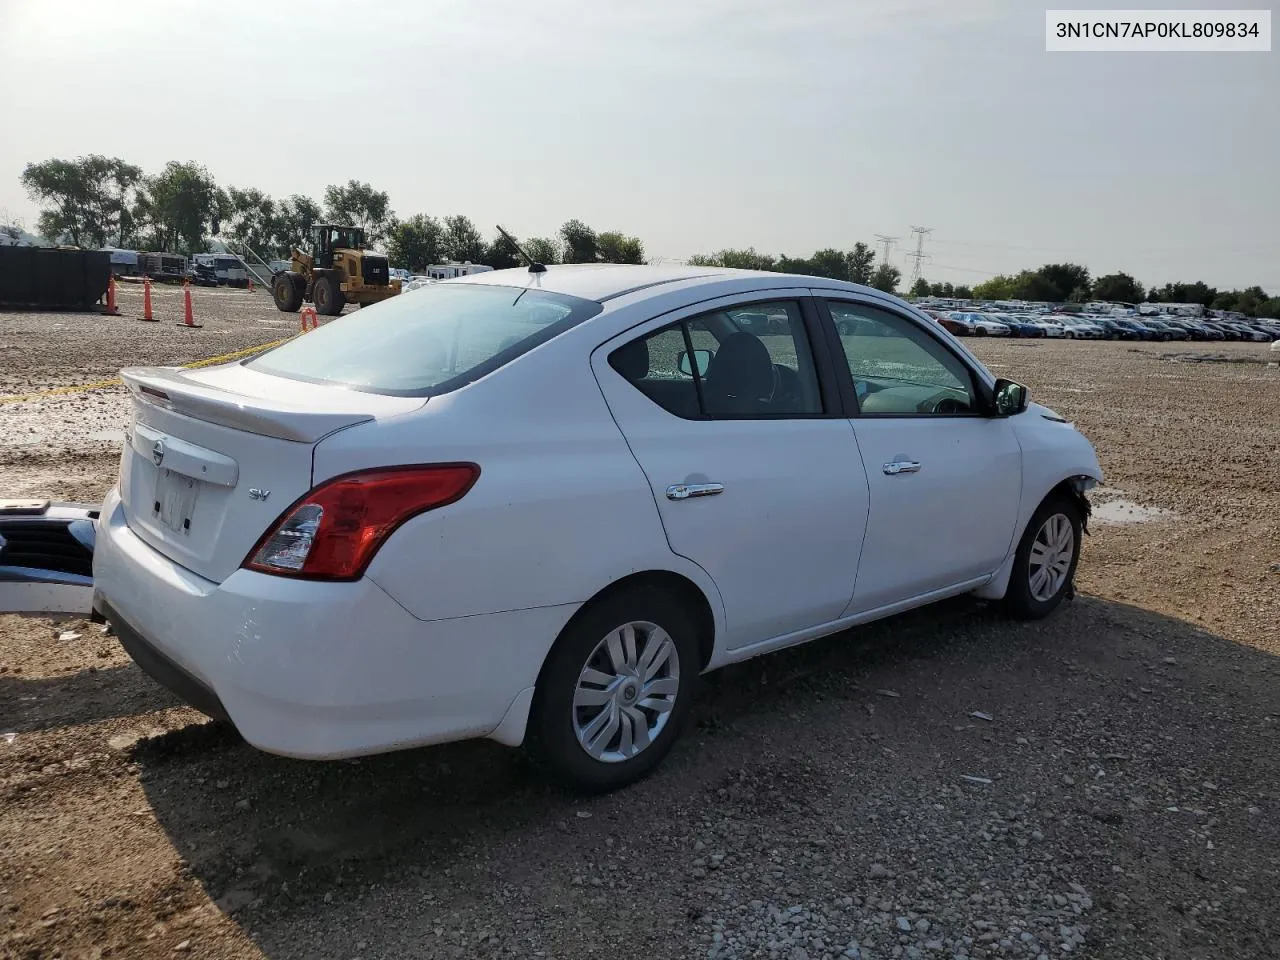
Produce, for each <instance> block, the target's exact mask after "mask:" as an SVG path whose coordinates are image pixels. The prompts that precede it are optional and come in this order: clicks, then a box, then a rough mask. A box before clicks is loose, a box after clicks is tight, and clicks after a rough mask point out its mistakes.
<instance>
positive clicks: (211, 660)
mask: <svg viewBox="0 0 1280 960" xmlns="http://www.w3.org/2000/svg"><path fill="white" fill-rule="evenodd" d="M761 314H763V315H765V316H767V317H769V318H771V319H772V320H774V321H776V322H774V323H772V324H771V325H770V326H769V328H768V333H766V334H762V335H757V334H756V333H755V332H754V331H749V330H746V329H744V325H743V323H742V322H741V321H742V320H743V319H744V318H748V317H751V316H756V315H761ZM752 326H754V325H752ZM841 328H843V329H852V330H853V331H854V332H853V333H849V334H846V335H841V334H840V333H839V332H838V330H839V329H841ZM123 375H124V380H125V382H126V383H127V385H128V387H129V389H130V391H131V392H132V405H133V422H132V423H131V425H130V427H129V431H128V432H129V439H128V441H127V444H126V447H125V451H124V456H123V459H122V468H121V473H120V479H119V484H118V487H117V489H116V490H114V491H113V492H112V493H111V494H110V496H109V497H108V499H107V501H106V503H105V504H104V505H103V507H102V511H101V517H100V519H99V520H98V529H97V544H96V549H95V551H94V557H93V576H94V591H95V593H94V608H95V611H96V613H97V614H98V615H100V616H101V617H103V618H105V619H106V620H108V621H110V622H111V623H112V624H114V626H115V629H116V632H117V634H118V635H119V637H120V639H121V641H122V643H123V644H124V646H125V648H126V649H127V650H128V651H129V653H130V654H131V655H132V656H133V658H134V659H135V660H136V661H137V662H138V664H139V665H141V666H142V667H143V669H145V670H147V671H148V672H149V673H151V674H152V676H153V677H154V678H155V679H156V680H158V681H159V682H160V683H162V684H165V685H167V686H169V687H170V688H171V689H172V690H174V691H175V692H176V693H178V695H179V696H181V697H183V698H184V699H186V700H187V701H188V702H189V703H191V704H193V705H195V706H196V707H198V708H199V709H201V710H203V711H205V712H207V713H208V714H210V715H212V716H215V717H221V718H224V719H227V720H229V721H230V722H231V723H232V724H234V725H235V727H236V728H237V729H238V730H239V732H240V733H241V734H242V735H243V736H244V738H245V739H246V740H247V741H248V742H249V743H251V744H253V745H254V746H256V747H259V748H261V749H263V750H267V751H270V752H273V753H278V754H284V755H287V756H293V757H302V758H331V757H349V756H355V755H360V754H368V753H377V752H382V751H388V750H396V749H400V748H405V747H412V746H417V745H420V744H429V743H439V742H442V741H451V740H459V739H463V738H469V737H490V738H493V739H494V740H497V741H499V742H501V743H504V744H509V745H513V746H514V745H520V744H524V745H525V746H526V747H527V748H528V749H529V750H530V751H532V752H533V753H534V754H535V755H536V756H538V757H539V758H540V759H542V760H543V761H544V762H545V764H546V765H547V766H548V767H549V768H550V769H551V770H552V771H554V772H555V773H556V774H558V775H559V776H560V777H561V778H563V779H564V780H566V781H568V782H570V783H572V784H574V785H576V786H577V787H579V788H582V789H587V790H601V789H609V788H613V787H617V786H620V785H622V784H625V783H628V782H630V781H632V780H634V779H636V778H637V777H640V776H642V775H644V774H645V773H647V772H648V771H649V770H651V769H652V768H653V767H654V766H655V765H656V764H657V763H658V762H659V761H660V760H661V759H662V757H663V756H664V754H665V753H666V752H667V750H668V749H669V748H670V747H671V744H672V741H673V739H674V738H675V736H676V732H677V730H678V728H679V726H680V722H681V720H682V719H683V718H684V716H685V715H686V712H687V711H688V709H689V707H690V701H691V699H692V698H693V692H694V681H695V678H696V677H697V675H698V674H700V673H703V672H706V671H708V670H715V669H716V668H718V667H722V666H724V665H725V664H729V663H733V662H735V661H741V660H746V659H748V658H750V657H755V656H758V655H760V654H764V653H768V652H769V651H772V650H777V649H779V648H782V647H788V646H791V645H793V644H797V643H802V642H804V641H807V640H812V639H814V638H816V637H820V636H824V635H826V634H832V633H836V632H839V631H842V630H845V629H847V628H849V627H852V626H854V625H856V624H861V623H865V622H867V621H870V620H876V619H879V618H881V617H885V616H889V615H891V614H894V613H898V612H899V611H903V610H907V609H909V608H912V607H918V606H921V605H923V604H927V603H930V602H932V601H935V600H939V599H941V598H944V597H949V596H953V595H956V594H962V593H976V594H977V595H979V596H981V597H985V598H989V599H993V600H1002V601H1003V603H1004V605H1005V606H1006V607H1007V609H1008V610H1009V611H1010V612H1011V613H1012V614H1013V615H1015V616H1018V617H1023V618H1034V617H1042V616H1045V615H1046V614H1048V613H1049V612H1050V611H1052V610H1053V609H1054V608H1055V607H1056V606H1057V605H1058V603H1059V602H1060V601H1061V600H1062V599H1063V598H1064V597H1066V596H1069V595H1070V593H1071V591H1072V589H1073V587H1072V582H1073V577H1074V574H1075V568H1076V562H1077V559H1078V557H1079V550H1080V539H1081V532H1082V528H1083V526H1084V523H1085V521H1086V518H1087V516H1088V512H1089V506H1088V501H1087V500H1086V498H1085V496H1084V491H1085V490H1086V489H1088V488H1089V487H1090V486H1091V485H1093V484H1095V483H1097V482H1099V481H1100V480H1101V477H1102V475H1101V472H1100V470H1099V466H1098V461H1097V458H1096V457H1095V455H1094V451H1093V448H1092V447H1091V446H1090V444H1089V442H1088V441H1087V440H1086V439H1085V438H1084V437H1083V436H1082V435H1081V434H1080V433H1078V432H1077V431H1076V430H1075V429H1074V427H1073V426H1072V425H1071V424H1070V423H1068V422H1066V421H1065V420H1063V419H1062V418H1061V417H1058V416H1056V415H1055V414H1054V413H1053V412H1052V411H1050V410H1047V409H1045V408H1044V407H1041V406H1038V405H1036V404H1033V403H1029V402H1028V400H1027V391H1026V388H1025V387H1023V386H1021V385H1019V384H1017V383H1014V382H1012V381H1009V380H1003V379H996V378H995V377H994V376H992V374H991V373H990V372H988V370H987V369H986V368H985V367H984V366H983V365H982V364H981V363H980V362H979V361H978V360H977V359H976V358H975V357H974V356H973V355H972V354H971V353H969V351H967V350H966V349H965V347H964V346H963V345H962V344H961V343H960V342H959V341H957V340H956V339H955V338H953V337H952V336H951V335H950V334H948V333H947V332H946V331H944V330H942V329H940V328H939V326H938V325H937V324H936V323H934V322H932V321H931V320H930V319H929V318H928V317H926V316H925V315H924V314H922V313H920V312H919V311H917V310H915V309H914V308H913V307H911V306H909V305H908V304H906V303H904V302H903V301H901V300H899V299H897V298H895V297H891V296H888V295H886V294H883V293H879V292H877V291H875V290H871V289H869V288H866V287H860V286H855V285H852V284H847V283H842V282H839V281H831V280H823V279H817V278H814V277H799V276H787V275H779V274H775V273H754V272H743V271H731V270H716V269H704V268H694V267H646V266H637V267H624V266H552V267H550V268H544V269H542V270H539V271H537V272H535V271H534V270H532V269H531V270H529V271H525V270H522V269H517V270H504V271H496V272H490V273H483V274H479V275H475V276H469V277H464V278H459V279H457V280H451V281H448V282H445V283H437V284H432V285H430V286H428V287H425V288H423V289H422V290H420V291H418V292H417V293H416V294H415V295H414V296H412V297H404V296H402V297H396V298H394V299H391V300H387V301H385V302H383V303H380V304H377V305H376V306H374V307H372V308H369V309H365V310H362V311H360V312H359V313H358V314H355V315H352V316H349V317H340V318H337V319H335V320H333V321H331V322H329V323H328V324H326V325H325V326H322V327H320V328H319V329H318V330H315V331H313V332H311V333H307V334H305V335H302V336H299V337H296V338H294V339H293V340H291V341H289V342H287V343H285V344H283V345H281V346H279V347H276V348H274V349H272V350H269V351H267V352H264V353H261V354H258V355H257V356H254V357H252V358H249V359H246V360H242V361H240V362H236V363H229V364H225V365H222V366H217V367H207V368H204V369H176V368H157V367H152V368H133V369H127V370H125V371H124V374H123Z"/></svg>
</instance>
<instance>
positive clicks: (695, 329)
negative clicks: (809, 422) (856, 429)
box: [609, 301, 822, 418]
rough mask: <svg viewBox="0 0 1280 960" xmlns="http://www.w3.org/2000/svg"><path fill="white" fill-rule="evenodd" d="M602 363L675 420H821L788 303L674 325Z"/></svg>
mask: <svg viewBox="0 0 1280 960" xmlns="http://www.w3.org/2000/svg"><path fill="white" fill-rule="evenodd" d="M690 347H692V350H693V353H692V355H690V353H689V348H690ZM609 364H610V365H611V366H612V367H613V368H614V369H615V370H617V371H618V373H620V374H622V376H624V377H625V378H626V379H627V380H628V381H630V382H631V383H632V385H633V386H635V387H636V389H638V390H640V392H641V393H643V394H644V395H645V396H647V397H648V398H649V399H650V400H652V401H653V402H654V403H656V404H658V405H659V406H661V407H662V408H663V409H665V410H667V411H668V412H670V413H673V414H675V415H676V416H681V417H687V418H697V417H711V418H717V417H724V418H739V417H748V418H750V417H760V418H766V417H789V416H790V417H794V416H809V415H815V414H820V413H822V399H821V394H820V392H819V389H818V376H817V371H816V369H815V367H814V361H813V355H812V352H811V351H810V347H809V341H808V336H807V335H806V333H805V328H804V321H803V319H802V317H801V313H800V307H799V304H797V303H795V302H793V301H778V302H772V303H764V304H751V305H750V306H743V307H740V308H737V307H735V308H729V309H726V310H719V311H714V312H712V313H707V314H703V315H701V316H698V317H693V318H690V319H688V320H683V321H677V322H676V323H673V324H669V325H667V326H665V327H662V328H660V329H659V330H656V331H654V332H652V333H650V334H648V335H646V336H644V337H640V338H638V339H637V340H633V341H631V342H630V343H628V344H625V345H624V346H622V347H619V348H617V349H616V350H614V351H613V352H612V353H611V354H610V355H609Z"/></svg>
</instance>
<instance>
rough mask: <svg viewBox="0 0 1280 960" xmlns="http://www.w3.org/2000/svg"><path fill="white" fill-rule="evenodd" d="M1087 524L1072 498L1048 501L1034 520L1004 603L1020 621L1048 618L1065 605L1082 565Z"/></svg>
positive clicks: (1024, 537) (1021, 544) (1021, 546)
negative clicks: (1067, 595) (1084, 529)
mask: <svg viewBox="0 0 1280 960" xmlns="http://www.w3.org/2000/svg"><path fill="white" fill-rule="evenodd" d="M1082 532H1083V521H1082V518H1081V516H1080V507H1079V505H1078V504H1077V503H1076V502H1075V501H1074V500H1072V499H1071V498H1069V497H1066V496H1056V497H1053V498H1052V499H1049V500H1046V501H1045V502H1044V503H1042V504H1041V505H1040V508H1039V509H1038V510H1036V512H1035V514H1034V515H1033V516H1032V517H1031V522H1030V523H1028V524H1027V529H1026V531H1025V532H1024V533H1023V535H1022V540H1021V541H1020V542H1019V544H1018V552H1017V553H1016V554H1015V555H1014V558H1013V573H1012V574H1011V575H1010V577H1009V589H1008V590H1007V591H1006V593H1005V597H1004V602H1005V606H1006V607H1007V608H1008V610H1009V612H1010V613H1011V614H1012V615H1013V616H1015V617H1017V618H1018V619H1020V620H1039V619H1040V618H1041V617H1047V616H1048V615H1049V614H1050V613H1052V612H1053V611H1054V609H1055V608H1056V607H1057V606H1058V604H1060V603H1061V602H1062V598H1063V597H1064V596H1066V593H1067V590H1068V588H1069V587H1070V585H1071V582H1072V580H1073V579H1074V578H1075V575H1076V565H1077V564H1078V563H1079V562H1080V535H1081V533H1082Z"/></svg>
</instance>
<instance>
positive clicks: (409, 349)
mask: <svg viewBox="0 0 1280 960" xmlns="http://www.w3.org/2000/svg"><path fill="white" fill-rule="evenodd" d="M602 309H603V308H602V307H601V306H600V304H598V303H596V302H594V301H592V300H582V299H579V298H578V297H566V296H562V295H560V294H554V293H546V292H544V291H542V290H530V289H526V288H523V287H502V286H496V285H481V284H462V283H442V284H432V285H430V286H427V287H423V288H421V289H419V290H413V291H409V292H408V293H402V294H400V295H399V296H397V297H392V298H391V299H390V300H385V301H383V302H382V303H379V304H377V305H376V306H374V307H372V308H364V309H360V310H358V311H356V312H355V313H351V314H348V315H346V316H343V317H339V318H337V319H336V320H333V321H331V322H329V323H327V324H325V325H324V326H322V327H320V328H319V329H317V330H313V331H311V332H310V333H308V334H306V335H304V336H300V337H297V338H295V339H293V340H290V341H289V342H288V343H285V344H283V345H281V346H279V347H276V348H275V349H274V350H270V351H268V352H267V353H264V354H259V355H258V356H256V357H253V358H252V359H250V360H247V361H245V366H247V367H249V368H251V369H253V370H258V371H261V372H262V373H269V374H273V375H275V376H278V377H288V378H289V379H291V380H304V381H306V382H308V383H332V384H335V385H339V386H344V387H350V388H352V389H355V390H362V391H365V392H368V393H384V394H391V395H395V396H421V397H425V396H432V395H435V394H441V393H448V392H449V391H450V390H456V389H458V388H459V387H462V386H465V385H466V384H468V383H471V382H472V381H474V380H478V379H479V378H480V377H483V376H486V375H487V374H489V373H492V372H493V371H494V370H497V369H498V368H499V367H501V366H503V365H504V364H506V363H509V362H510V361H512V360H514V359H515V358H516V357H518V356H520V355H521V354H522V353H526V352H527V351H529V350H532V349H533V348H534V347H536V346H538V345H539V344H542V343H545V342H546V341H548V340H550V339H551V338H552V337H555V336H558V335H559V334H561V333H563V332H564V331H565V330H568V329H570V328H571V327H574V326H576V325H577V324H579V323H581V322H582V321H584V320H586V319H588V318H590V317H593V316H595V315H596V314H597V313H599V312H600V311H601V310H602Z"/></svg>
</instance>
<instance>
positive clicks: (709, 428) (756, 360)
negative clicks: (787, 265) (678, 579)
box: [592, 290, 868, 649]
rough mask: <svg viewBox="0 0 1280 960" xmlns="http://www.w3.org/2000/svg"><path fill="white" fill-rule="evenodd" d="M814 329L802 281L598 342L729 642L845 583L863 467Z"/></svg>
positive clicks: (677, 535) (856, 540)
mask: <svg viewBox="0 0 1280 960" xmlns="http://www.w3.org/2000/svg"><path fill="white" fill-rule="evenodd" d="M761 318H764V319H763V320H762V319H761ZM819 337H821V328H820V326H819V323H818V317H817V312H816V308H815V306H814V304H813V301H812V300H810V299H808V298H807V297H806V296H805V291H796V290H790V291H787V290H784V291H769V292H768V294H764V295H757V296H755V297H754V298H753V297H734V298H726V299H723V300H720V301H712V302H710V303H703V304H700V305H699V306H698V307H696V308H689V309H686V310H683V311H676V312H674V313H671V314H667V315H665V316H663V317H662V318H660V319H655V320H654V321H651V322H649V323H647V324H645V325H643V326H641V327H639V328H635V329H633V330H632V331H630V332H628V333H627V334H624V335H622V336H620V337H617V338H615V339H613V340H611V341H609V342H608V343H605V344H603V345H602V346H601V347H600V348H599V349H597V350H596V351H595V352H594V354H593V356H592V367H593V369H594V371H595V374H596V379H597V380H598V381H599V383H600V388H601V390H602V391H603V393H604V396H605V400H606V402H607V403H608V405H609V409H610V410H611V411H612V413H613V416H614V419H615V420H616V421H617V423H618V426H619V427H620V428H621V430H622V432H623V434H624V435H625V437H626V439H627V442H628V443H629V445H630V447H631V450H632V453H633V454H634V455H635V458H636V461H637V462H638V463H639V465H640V467H641V469H643V471H644V474H645V476H646V477H647V479H648V481H649V485H650V487H651V489H652V491H653V498H654V502H655V503H656V504H657V509H658V514H659V515H660V517H661V521H662V525H663V528H664V530H665V531H666V536H667V540H668V542H669V544H670V545H671V549H672V550H673V551H674V552H675V553H677V554H679V555H681V556H683V557H686V558H688V559H690V560H692V561H693V562H695V563H697V564H699V565H700V566H701V567H702V568H703V569H704V570H706V571H707V573H708V575H710V577H711V578H712V580H714V581H715V584H716V587H717V589H718V590H719V591H720V595H721V598H722V599H723V601H724V607H725V621H726V634H725V636H724V638H723V641H722V642H723V646H724V648H726V649H738V648H742V647H748V646H751V645H753V644H761V643H766V642H768V641H770V640H773V639H775V638H778V637H784V636H786V635H788V634H792V633H795V632H796V631H801V630H805V629H806V628H810V627H814V626H819V625H821V624H824V623H827V622H829V621H831V620H834V619H836V618H837V617H838V616H839V614H840V613H841V612H842V611H843V610H844V609H845V607H847V606H848V604H849V600H850V598H851V597H852V594H853V587H854V581H855V578H856V575H857V569H858V556H859V553H860V551H861V548H862V538H863V533H864V532H865V529H866V522H867V498H868V491H867V479H866V474H865V472H864V470H863V466H862V458H861V457H860V456H859V454H858V448H857V444H856V441H855V439H854V432H853V428H852V425H851V424H850V422H849V420H848V419H847V418H846V416H845V414H844V412H843V409H842V406H841V403H840V399H839V396H838V393H837V392H836V386H835V376H834V373H835V367H834V366H833V364H832V362H831V358H830V356H828V355H826V354H825V353H824V352H823V351H822V350H820V349H815V344H821V343H822V341H821V340H820V339H818V338H819Z"/></svg>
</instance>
